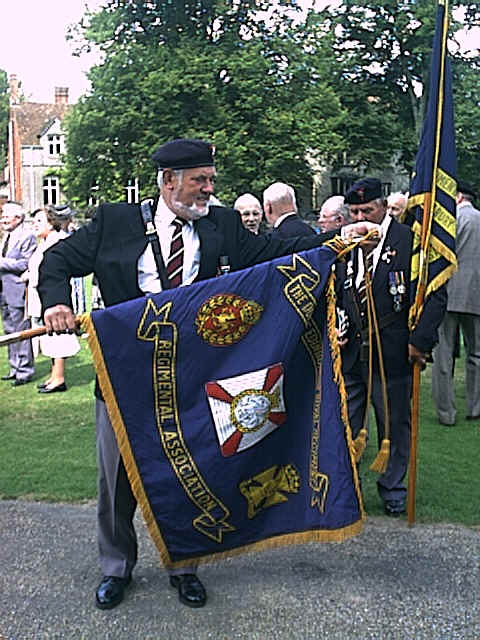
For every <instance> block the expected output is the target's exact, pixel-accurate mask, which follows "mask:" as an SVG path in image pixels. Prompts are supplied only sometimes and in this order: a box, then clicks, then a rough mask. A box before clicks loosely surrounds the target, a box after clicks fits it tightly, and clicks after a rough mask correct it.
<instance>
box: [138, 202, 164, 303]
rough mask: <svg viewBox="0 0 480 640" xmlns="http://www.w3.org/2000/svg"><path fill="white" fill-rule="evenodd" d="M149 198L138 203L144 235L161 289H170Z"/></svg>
mask: <svg viewBox="0 0 480 640" xmlns="http://www.w3.org/2000/svg"><path fill="white" fill-rule="evenodd" d="M150 202H151V200H144V201H143V202H141V203H140V210H141V212H142V218H143V224H144V225H145V235H146V236H147V239H148V242H149V243H150V246H151V247H152V251H153V257H154V259H155V264H156V265H157V271H158V277H159V278H160V283H161V285H162V290H163V291H166V290H167V289H170V287H171V283H170V281H169V279H168V275H167V270H166V268H165V263H164V262H163V257H162V250H161V248H160V240H159V239H158V233H157V230H156V228H155V224H154V223H153V215H152V207H151V206H150Z"/></svg>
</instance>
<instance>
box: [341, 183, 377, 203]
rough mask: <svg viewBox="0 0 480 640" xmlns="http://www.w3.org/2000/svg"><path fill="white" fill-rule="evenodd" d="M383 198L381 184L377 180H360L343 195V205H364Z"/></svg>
mask: <svg viewBox="0 0 480 640" xmlns="http://www.w3.org/2000/svg"><path fill="white" fill-rule="evenodd" d="M377 198H383V192H382V183H381V182H380V180H378V179H377V178H361V179H360V180H357V182H354V183H353V184H352V186H351V187H350V189H349V190H348V191H347V193H346V194H345V204H364V203H365V202H370V201H371V200H376V199H377Z"/></svg>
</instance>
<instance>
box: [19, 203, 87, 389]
mask: <svg viewBox="0 0 480 640" xmlns="http://www.w3.org/2000/svg"><path fill="white" fill-rule="evenodd" d="M33 216H34V218H33V231H34V233H35V235H36V236H37V238H38V247H37V249H36V250H35V252H34V253H33V254H32V257H31V258H30V260H29V262H28V271H27V272H25V274H24V276H23V277H24V279H26V280H28V286H27V305H26V310H27V315H28V316H30V318H31V321H32V327H36V326H42V320H41V316H42V305H41V302H40V297H39V295H38V291H37V285H38V269H39V267H40V263H41V262H42V260H43V254H44V253H45V251H46V250H47V249H48V248H49V247H51V246H52V245H54V244H55V243H56V242H58V241H59V240H62V239H63V238H66V237H67V236H68V235H69V234H68V233H67V232H66V231H62V230H61V226H62V223H61V218H59V217H58V216H57V211H56V209H55V207H52V206H47V207H44V208H43V209H37V210H36V211H34V213H33ZM40 350H41V352H42V353H43V355H45V356H48V357H50V358H52V369H51V372H50V376H49V377H48V380H46V381H45V382H43V383H41V384H39V385H38V392H39V393H53V392H57V391H66V390H67V385H66V384H65V358H68V357H69V356H73V355H75V354H76V353H78V351H79V350H80V345H79V342H78V339H77V336H75V335H73V334H72V335H71V334H62V335H52V336H48V335H45V336H42V337H41V338H40Z"/></svg>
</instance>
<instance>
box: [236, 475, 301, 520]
mask: <svg viewBox="0 0 480 640" xmlns="http://www.w3.org/2000/svg"><path fill="white" fill-rule="evenodd" d="M239 488H240V491H241V493H242V495H244V496H245V498H246V499H247V503H248V508H247V515H248V517H249V518H253V517H254V516H256V515H257V513H259V512H260V511H261V510H262V509H267V508H268V507H272V506H273V505H275V504H280V503H282V502H287V500H288V497H287V496H286V495H285V494H286V493H298V492H299V490H300V476H299V474H298V472H297V470H296V469H295V467H294V466H293V464H287V465H284V466H280V465H275V466H273V467H270V469H266V470H265V471H262V473H259V474H257V475H256V476H253V478H250V479H249V480H245V481H244V482H241V483H240V487H239Z"/></svg>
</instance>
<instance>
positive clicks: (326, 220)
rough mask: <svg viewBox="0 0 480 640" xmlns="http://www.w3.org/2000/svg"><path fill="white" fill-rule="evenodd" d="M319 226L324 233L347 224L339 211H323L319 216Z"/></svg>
mask: <svg viewBox="0 0 480 640" xmlns="http://www.w3.org/2000/svg"><path fill="white" fill-rule="evenodd" d="M318 224H319V225H320V228H321V230H322V231H333V230H334V229H338V228H339V227H341V226H342V225H344V224H345V218H344V217H343V216H342V214H341V213H338V211H331V210H329V209H321V210H320V214H319V216H318Z"/></svg>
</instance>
